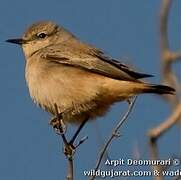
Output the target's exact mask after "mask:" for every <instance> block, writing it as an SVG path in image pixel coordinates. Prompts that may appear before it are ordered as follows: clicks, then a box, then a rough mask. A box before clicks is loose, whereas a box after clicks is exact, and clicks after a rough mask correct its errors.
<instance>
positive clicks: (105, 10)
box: [0, 0, 181, 180]
mask: <svg viewBox="0 0 181 180" xmlns="http://www.w3.org/2000/svg"><path fill="white" fill-rule="evenodd" d="M160 4H161V1H160V0H152V1H145V0H137V1H132V0H121V1H110V0H99V1H97V0H91V1H85V0H76V1H73V0H72V1H71V0H69V1H67V0H51V1H43V0H39V1H36V0H31V1H23V0H18V1H10V0H1V5H0V22H1V23H0V34H1V35H0V42H1V43H0V53H1V58H0V82H1V85H0V87H1V88H0V92H1V93H0V100H1V102H0V143H1V144H0V179H3V180H11V179H13V180H32V179H44V180H49V179H53V180H60V179H65V177H66V170H67V168H66V166H67V164H66V163H67V161H66V159H65V157H64V154H63V153H62V150H63V144H62V140H61V138H60V137H59V136H57V135H56V134H55V133H54V131H53V129H52V127H50V126H49V124H48V122H49V120H50V115H48V114H47V113H46V112H44V111H42V110H41V109H40V108H37V107H36V105H34V104H33V102H32V101H31V99H30V97H29V93H28V89H27V86H26V82H25V78H24V67H25V59H24V55H23V53H22V50H21V48H20V47H18V46H16V45H12V44H8V43H5V42H4V41H5V40H6V39H9V38H17V37H20V36H21V35H22V33H23V32H24V31H25V29H26V28H27V27H28V26H29V25H30V24H32V23H33V22H36V21H39V20H52V21H55V22H57V23H58V24H60V25H62V26H64V27H65V28H67V29H68V30H70V31H71V32H72V33H74V34H75V35H76V36H77V37H79V38H80V39H81V40H82V41H85V42H88V43H89V44H92V45H95V46H96V47H98V48H100V49H102V50H104V52H105V53H106V54H109V55H110V56H113V57H114V58H117V59H120V61H123V62H124V63H126V64H128V65H129V64H130V65H131V66H133V67H134V68H136V69H137V70H139V71H141V72H144V73H148V74H153V75H154V76H155V77H153V78H150V79H149V81H150V82H152V83H160V45H159V10H160ZM180 7H181V1H179V0H175V1H174V3H173V6H172V9H171V14H170V17H169V29H168V30H169V39H170V43H171V47H172V49H180V48H181V35H180V32H181V21H180V15H181V14H180ZM174 69H175V70H176V71H177V73H178V74H179V75H180V74H181V72H179V69H178V66H177V64H176V65H175V67H174ZM127 106H128V104H127V102H122V103H119V104H116V105H114V106H113V107H112V108H111V109H110V112H109V113H107V115H106V116H105V117H103V118H100V119H97V121H96V122H92V123H88V124H87V125H86V127H85V128H84V129H83V130H82V131H81V134H80V136H79V139H81V138H82V137H83V136H88V140H86V142H84V143H83V144H82V145H81V146H80V147H79V148H78V150H77V152H76V155H75V179H87V177H84V176H83V171H84V170H90V169H92V168H94V167H95V162H96V160H97V157H98V152H99V151H100V148H101V147H102V143H103V142H104V141H105V140H106V138H107V137H108V136H109V135H110V134H111V131H112V128H113V127H114V126H115V125H116V123H117V122H118V120H119V119H120V118H121V116H122V115H123V113H124V112H125V111H126V109H127ZM170 113H171V110H170V107H169V104H168V103H166V101H164V100H163V99H162V98H160V97H158V96H153V95H141V96H139V97H138V99H137V102H136V105H135V107H134V110H133V112H132V113H131V115H130V117H129V119H128V120H127V121H126V123H125V124H124V126H122V128H121V130H120V133H121V137H120V138H119V139H116V140H114V141H113V143H112V145H111V146H110V148H109V149H108V152H109V156H110V158H111V159H120V158H124V159H127V158H133V159H135V158H141V159H149V158H150V155H149V148H148V138H147V131H148V130H149V129H150V128H152V127H155V126H156V125H158V124H159V123H160V122H162V121H164V120H165V119H166V118H167V117H168V116H169V114H170ZM70 129H71V130H69V131H68V133H71V134H72V133H73V132H74V131H75V129H76V127H72V126H70ZM180 142H181V139H180V128H179V127H178V126H175V127H173V128H172V129H171V130H170V131H168V133H167V134H166V135H165V136H163V137H162V138H160V139H159V154H160V158H161V159H167V158H169V157H171V156H173V155H180V150H181V146H180V145H181V144H180ZM110 168H112V167H110ZM131 168H133V169H134V167H131ZM137 168H138V169H139V168H140V169H141V170H148V169H149V167H137ZM102 169H106V167H105V166H103V167H102ZM118 169H119V170H122V169H127V167H125V166H119V167H118ZM108 179H109V178H108ZM118 179H120V178H118ZM130 179H136V177H135V178H133V177H132V178H130ZM138 179H139V178H138ZM143 179H151V177H143Z"/></svg>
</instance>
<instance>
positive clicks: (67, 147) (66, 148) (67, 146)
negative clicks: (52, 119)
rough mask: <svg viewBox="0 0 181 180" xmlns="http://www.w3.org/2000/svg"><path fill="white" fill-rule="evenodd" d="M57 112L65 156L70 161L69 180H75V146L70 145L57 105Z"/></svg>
mask: <svg viewBox="0 0 181 180" xmlns="http://www.w3.org/2000/svg"><path fill="white" fill-rule="evenodd" d="M55 110H56V119H57V121H58V122H59V124H58V129H59V131H60V135H61V137H62V140H63V142H64V154H65V156H66V157H67V159H68V169H67V180H73V177H74V176H73V172H74V171H73V167H74V166H73V154H74V147H73V144H69V143H68V141H67V139H66V137H65V134H64V131H63V125H62V123H63V122H62V118H61V114H60V113H59V112H58V107H57V105H56V104H55Z"/></svg>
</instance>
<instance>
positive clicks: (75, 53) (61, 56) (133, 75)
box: [41, 46, 152, 81]
mask: <svg viewBox="0 0 181 180" xmlns="http://www.w3.org/2000/svg"><path fill="white" fill-rule="evenodd" d="M41 54H42V56H41V57H42V58H44V59H47V60H49V61H51V62H53V63H56V64H62V65H68V66H73V67H76V68H81V69H84V70H87V71H90V72H93V73H97V74H101V75H103V76H107V77H110V78H113V79H118V80H124V81H138V80H137V79H140V78H145V77H151V76H152V75H148V74H142V73H138V72H136V71H134V70H133V69H131V68H129V67H128V66H126V65H124V64H122V63H120V62H119V61H117V60H114V59H111V58H109V57H107V56H105V55H104V54H103V52H102V51H100V50H98V49H95V48H94V49H93V48H92V49H89V50H88V51H84V49H79V48H76V47H74V48H72V47H69V46H62V47H61V48H60V46H53V47H48V48H46V49H45V50H44V53H41Z"/></svg>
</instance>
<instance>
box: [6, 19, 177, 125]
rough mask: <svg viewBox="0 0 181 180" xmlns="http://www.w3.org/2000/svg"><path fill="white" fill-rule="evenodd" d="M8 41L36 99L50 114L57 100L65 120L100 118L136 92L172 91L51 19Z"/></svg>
mask: <svg viewBox="0 0 181 180" xmlns="http://www.w3.org/2000/svg"><path fill="white" fill-rule="evenodd" d="M7 42H10V43H16V44H19V45H21V46H22V48H23V51H24V54H25V59H26V69H25V76H26V81H27V85H28V88H29V92H30V96H31V97H32V99H33V100H34V102H35V103H37V104H38V105H39V106H40V107H42V108H43V109H45V110H46V111H48V112H50V113H51V114H53V115H55V114H56V109H55V104H56V105H57V107H58V111H59V113H62V118H63V120H64V122H71V123H81V122H82V121H84V120H85V119H94V118H96V117H98V116H103V115H104V114H105V113H106V111H107V110H108V109H109V107H110V106H111V105H112V104H113V103H115V102H119V101H123V100H127V99H129V98H130V97H132V96H135V95H137V94H141V93H156V94H174V89H173V88H171V87H168V86H164V85H154V84H148V83H146V82H143V81H141V80H139V79H141V78H146V77H150V75H147V74H142V73H139V72H135V71H134V70H133V69H131V68H129V67H128V66H126V65H124V64H122V63H120V62H119V61H117V60H115V59H112V58H110V57H108V56H106V55H105V54H104V53H103V52H102V51H101V50H99V49H97V48H95V47H93V46H90V45H88V44H86V43H83V42H81V41H80V40H79V39H77V38H76V37H75V36H74V35H73V34H71V33H70V32H69V31H67V30H66V29H64V28H63V27H61V26H58V25H57V24H55V23H53V22H49V21H41V22H38V23H35V24H33V25H31V26H30V27H29V28H28V29H27V31H26V32H25V33H24V35H23V37H22V38H21V39H9V40H7Z"/></svg>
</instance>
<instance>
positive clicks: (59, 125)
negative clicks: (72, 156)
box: [49, 113, 66, 134]
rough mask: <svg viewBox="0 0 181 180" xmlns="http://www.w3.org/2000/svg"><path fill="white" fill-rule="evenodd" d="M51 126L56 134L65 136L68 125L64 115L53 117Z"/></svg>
mask: <svg viewBox="0 0 181 180" xmlns="http://www.w3.org/2000/svg"><path fill="white" fill-rule="evenodd" d="M49 124H50V125H51V126H52V127H53V129H54V130H55V132H56V134H65V132H66V125H65V123H64V121H63V120H62V113H59V114H58V115H57V116H55V117H53V118H52V119H51V120H50V122H49Z"/></svg>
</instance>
